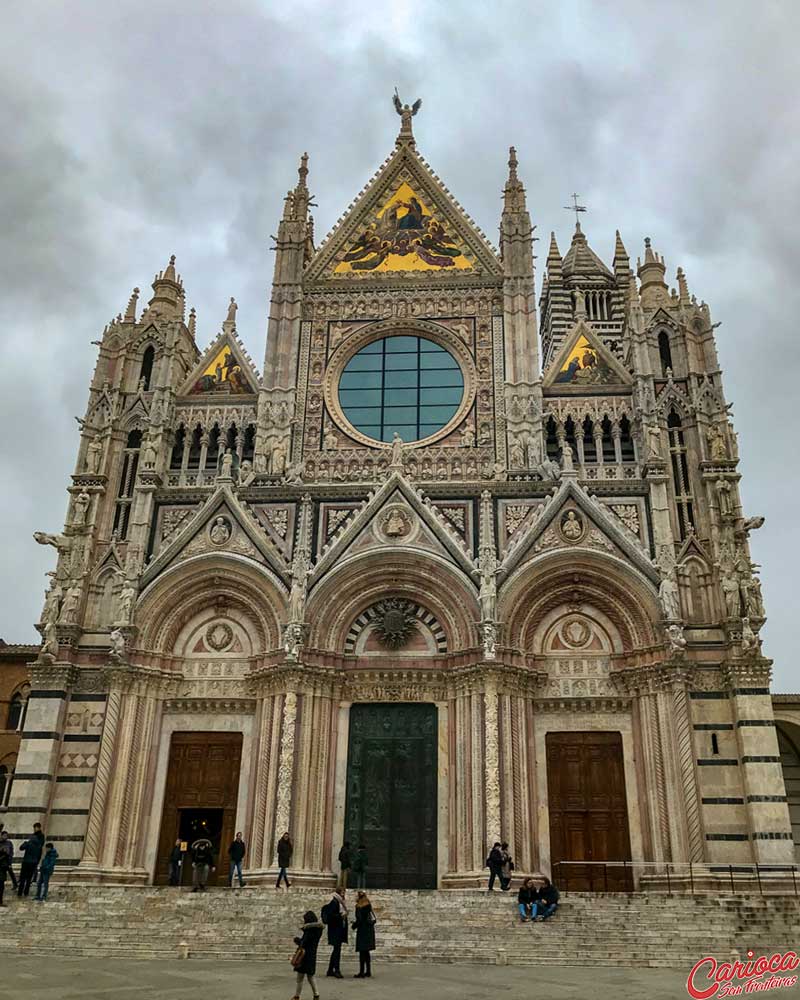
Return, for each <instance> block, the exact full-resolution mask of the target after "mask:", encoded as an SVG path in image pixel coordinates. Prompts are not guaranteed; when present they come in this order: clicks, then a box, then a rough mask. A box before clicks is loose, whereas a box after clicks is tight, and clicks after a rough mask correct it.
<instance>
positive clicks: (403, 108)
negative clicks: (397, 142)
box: [392, 88, 422, 135]
mask: <svg viewBox="0 0 800 1000" xmlns="http://www.w3.org/2000/svg"><path fill="white" fill-rule="evenodd" d="M392 102H393V103H394V109H395V111H396V112H397V113H398V115H400V122H401V124H400V134H401V135H403V134H405V135H411V119H412V118H413V117H414V115H415V114H416V113H417V112H418V111H419V109H420V108H421V107H422V99H421V98H418V99H417V100H416V101H414V103H413V104H411V105H408V104H403V102H402V101H401V100H400V95H399V94H398V93H397V88H395V91H394V97H392Z"/></svg>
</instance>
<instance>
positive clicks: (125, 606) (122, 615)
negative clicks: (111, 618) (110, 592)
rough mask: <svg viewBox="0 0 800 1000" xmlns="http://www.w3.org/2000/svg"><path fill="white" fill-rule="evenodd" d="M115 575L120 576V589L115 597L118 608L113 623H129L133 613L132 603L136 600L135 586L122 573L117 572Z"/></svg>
mask: <svg viewBox="0 0 800 1000" xmlns="http://www.w3.org/2000/svg"><path fill="white" fill-rule="evenodd" d="M117 575H118V576H121V577H122V589H121V590H120V592H119V597H118V599H117V609H118V610H117V621H116V622H115V624H118V625H129V624H130V620H131V616H132V614H133V605H134V602H135V601H136V588H135V587H134V586H133V583H132V582H131V581H130V580H129V579H128V578H127V577H126V576H124V575H123V574H122V573H118V574H117Z"/></svg>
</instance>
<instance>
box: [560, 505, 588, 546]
mask: <svg viewBox="0 0 800 1000" xmlns="http://www.w3.org/2000/svg"><path fill="white" fill-rule="evenodd" d="M561 534H562V535H563V536H564V538H566V539H568V540H569V541H570V542H577V541H578V539H579V538H580V537H581V535H582V534H583V523H582V522H581V520H580V518H579V517H578V515H577V514H576V513H575V511H574V510H568V511H567V516H566V517H565V518H564V520H563V521H562V522H561Z"/></svg>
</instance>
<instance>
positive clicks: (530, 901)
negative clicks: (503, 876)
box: [517, 878, 536, 924]
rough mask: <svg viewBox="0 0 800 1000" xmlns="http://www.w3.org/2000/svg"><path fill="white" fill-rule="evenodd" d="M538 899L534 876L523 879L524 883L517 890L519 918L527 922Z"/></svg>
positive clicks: (524, 922)
mask: <svg viewBox="0 0 800 1000" xmlns="http://www.w3.org/2000/svg"><path fill="white" fill-rule="evenodd" d="M535 901H536V886H535V885H534V884H533V879H532V878H526V879H523V880H522V885H521V886H520V887H519V891H518V892H517V906H518V907H519V919H520V921H521V922H522V923H523V924H526V923H527V922H528V921H529V920H530V918H531V911H532V909H533V905H534V903H535Z"/></svg>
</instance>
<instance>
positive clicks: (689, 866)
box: [553, 860, 800, 896]
mask: <svg viewBox="0 0 800 1000" xmlns="http://www.w3.org/2000/svg"><path fill="white" fill-rule="evenodd" d="M578 868H580V869H587V868H588V869H589V878H588V881H589V886H590V890H589V891H591V892H593V891H594V885H595V872H597V875H598V876H599V875H600V874H601V872H600V871H597V870H598V869H602V879H603V891H604V892H608V891H609V874H610V875H611V879H612V885H613V883H614V880H615V879H616V880H617V882H620V881H621V882H622V885H623V887H624V888H621V889H619V890H613V889H612V891H623V892H624V891H631V889H632V887H633V883H634V881H635V880H638V879H639V878H641V877H645V878H646V877H648V876H650V877H656V878H657V877H659V876H661V877H663V878H664V880H665V881H666V891H667V895H669V896H671V895H673V890H675V891H677V892H680V893H684V892H687V887H686V886H685V884H684V880H685V879H686V878H687V877H688V892H689V893H690V894H691V895H695V894H696V893H698V892H717V893H718V892H719V890H720V886H719V881H720V879H723V878H724V879H725V881H729V882H730V891H731V893H732V894H736V891H737V881H738V882H739V885H738V888H739V891H743V890H744V889H745V888H746V889H747V890H748V891H750V892H752V891H753V890H754V889H755V888H756V886H757V887H758V894H759V895H761V896H765V895H777V894H779V892H780V886H778V887H776V886H775V885H774V884H772V885H770V881H769V879H770V876H773V877H774V876H784V877H785V878H786V879H788V877H789V876H790V875H791V880H792V888H791V890H789V891H788V892H786V891H785V892H784V894H792V895H794V896H800V892H799V891H798V880H797V873H798V865H795V864H762V863H761V862H753V863H744V864H727V865H726V864H719V863H715V862H713V861H712V862H706V863H702V864H698V863H697V862H696V861H669V862H667V861H632V860H623V861H557V862H555V864H554V865H553V874H554V878H555V880H556V881H557V882H558V883H559V884H560V885H561V886H562V887H563V889H564V891H565V892H568V891H569V881H570V875H571V872H570V869H578ZM620 870H621V873H622V878H621V879H620ZM572 878H573V882H574V878H575V875H574V873H573V874H572ZM676 879H677V883H676ZM704 879H712V880H713V884H711V885H704V884H703V880H704ZM698 882H699V883H700V884H699V885H698ZM783 882H784V879H782V880H781V883H782V884H783ZM650 888H653V889H656V886H651V887H650ZM787 889H788V887H787ZM766 890H772V891H771V892H767V891H766Z"/></svg>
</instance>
